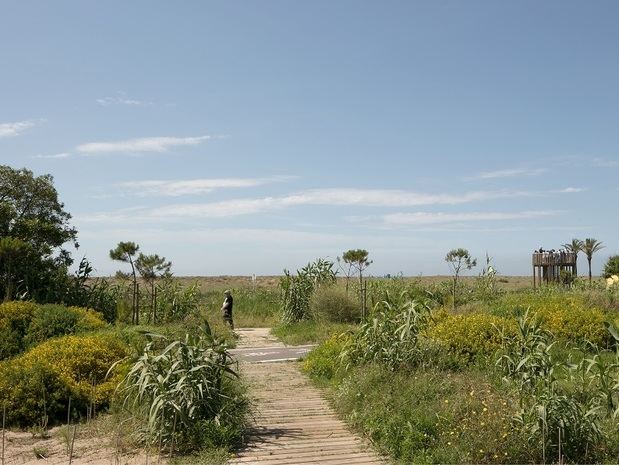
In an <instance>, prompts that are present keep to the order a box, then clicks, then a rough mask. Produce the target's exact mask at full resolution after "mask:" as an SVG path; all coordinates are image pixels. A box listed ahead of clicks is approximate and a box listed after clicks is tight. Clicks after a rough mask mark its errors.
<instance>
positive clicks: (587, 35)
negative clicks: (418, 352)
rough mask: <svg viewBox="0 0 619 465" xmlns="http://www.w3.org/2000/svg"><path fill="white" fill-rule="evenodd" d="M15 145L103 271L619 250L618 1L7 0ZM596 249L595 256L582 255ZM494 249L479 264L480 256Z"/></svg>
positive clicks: (414, 269)
mask: <svg viewBox="0 0 619 465" xmlns="http://www.w3.org/2000/svg"><path fill="white" fill-rule="evenodd" d="M0 11H1V13H0V56H1V57H2V60H1V72H0V163H2V164H8V165H10V166H12V167H15V168H19V167H28V168H29V169H32V170H33V171H34V172H35V173H37V174H44V173H51V174H52V175H53V176H54V178H55V185H56V187H57V189H58V191H59V193H60V197H61V200H63V201H64V202H65V205H66V208H67V210H68V211H70V212H71V213H72V215H73V223H74V225H75V226H76V227H77V228H78V231H79V242H80V245H81V246H80V248H79V250H78V251H77V252H75V257H76V258H77V259H79V258H80V257H81V256H83V255H86V256H87V257H88V258H89V259H90V260H91V261H92V262H93V264H94V266H95V268H96V269H97V272H98V273H99V274H103V275H104V274H109V273H113V272H114V271H115V270H116V269H118V264H116V263H113V262H112V261H111V260H110V259H109V258H108V251H109V249H111V248H113V247H114V245H115V244H116V243H117V242H118V241H120V240H133V241H135V242H138V243H139V244H140V246H141V249H142V250H143V251H144V252H146V253H159V254H160V255H164V256H166V257H167V258H168V259H169V260H172V262H173V264H174V268H173V269H174V271H175V272H176V274H179V275H218V274H252V273H256V274H278V273H280V272H281V270H282V269H283V268H292V269H295V268H297V267H299V266H302V265H303V264H304V263H306V262H307V261H309V260H311V259H313V258H316V257H325V256H328V257H332V258H335V257H336V256H337V255H339V254H341V253H342V251H344V250H347V249H349V248H366V249H368V250H369V251H370V255H371V257H372V258H373V259H374V264H373V265H372V267H371V268H370V270H369V271H372V272H373V273H374V274H376V275H381V274H386V273H392V274H394V273H398V272H403V273H404V274H407V275H416V274H420V273H421V274H424V275H431V274H446V273H447V272H448V268H447V265H446V264H445V262H444V261H443V257H444V256H445V253H446V252H447V251H449V250H450V249H452V248H455V247H466V248H468V249H469V250H470V251H471V253H472V254H473V255H474V256H477V257H478V258H480V259H481V258H482V257H483V256H484V254H485V253H486V251H487V252H488V253H489V254H490V256H492V257H493V258H494V262H495V266H496V268H498V270H499V271H500V272H502V273H505V274H527V273H529V272H530V270H529V264H530V253H531V251H532V250H533V249H534V248H538V247H540V246H543V247H546V248H553V247H554V248H558V247H559V246H560V244H562V243H564V242H568V241H570V240H571V238H572V237H579V238H585V237H595V238H597V239H599V240H602V241H603V242H604V244H605V245H606V248H605V249H604V250H603V251H602V253H600V254H599V256H597V257H596V258H595V259H594V271H599V269H600V267H601V265H602V263H603V260H604V259H605V257H606V256H608V255H609V254H611V253H618V252H619V239H618V237H617V231H618V230H619V215H617V210H618V208H617V198H618V196H619V130H618V129H619V28H617V21H618V20H619V3H617V2H615V1H596V2H574V1H544V2H539V1H518V2H516V1H514V2H495V1H467V2H461V1H426V2H417V1H401V2H400V1H387V2H361V1H311V2H309V1H307V2H291V1H264V2H228V1H221V2H207V1H193V2H190V1H187V2H163V1H132V2H121V1H108V2H96V1H62V0H60V1H55V2H42V1H39V2H34V1H5V2H3V3H2V5H1V6H0ZM581 260H582V261H583V264H581V266H580V270H581V272H582V271H585V268H586V267H585V266H584V262H585V261H584V259H583V258H581ZM477 271H479V270H477Z"/></svg>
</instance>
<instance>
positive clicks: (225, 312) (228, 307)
mask: <svg viewBox="0 0 619 465" xmlns="http://www.w3.org/2000/svg"><path fill="white" fill-rule="evenodd" d="M224 295H225V296H226V298H225V299H224V303H223V305H222V306H221V313H222V316H223V319H224V321H225V322H226V323H228V324H229V325H230V329H232V330H234V322H233V321H232V303H233V299H232V292H231V291H229V290H228V291H226V292H224Z"/></svg>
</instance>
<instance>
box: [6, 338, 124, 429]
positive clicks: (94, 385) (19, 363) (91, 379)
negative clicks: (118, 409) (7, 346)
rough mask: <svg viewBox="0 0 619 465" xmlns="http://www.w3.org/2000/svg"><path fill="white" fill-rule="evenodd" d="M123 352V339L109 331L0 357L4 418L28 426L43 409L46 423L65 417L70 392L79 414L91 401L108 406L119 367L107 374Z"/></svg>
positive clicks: (74, 406) (43, 344)
mask: <svg viewBox="0 0 619 465" xmlns="http://www.w3.org/2000/svg"><path fill="white" fill-rule="evenodd" d="M126 355H127V350H126V347H125V345H124V344H123V343H122V342H120V341H119V340H118V339H116V338H114V337H112V336H109V335H90V336H65V337H61V338H56V339H51V340H49V341H46V342H44V343H42V344H40V345H38V346H37V347H35V348H33V349H31V350H29V351H28V352H26V353H25V354H23V355H21V356H19V357H16V358H13V359H11V360H7V361H4V362H0V405H2V404H3V403H4V402H6V405H7V422H8V424H10V425H17V426H22V427H24V426H31V425H33V424H35V423H37V422H39V421H40V419H41V418H43V417H44V416H45V415H47V416H48V417H49V422H50V424H51V423H54V422H57V421H60V420H62V419H66V415H67V405H68V402H69V398H71V405H72V406H73V408H72V411H73V412H75V413H76V414H77V415H85V413H86V410H87V408H88V407H89V405H91V404H94V405H96V406H97V407H99V408H101V407H105V406H107V405H108V404H109V402H110V399H111V398H112V395H113V392H114V390H115V388H116V386H117V385H118V382H119V380H120V376H121V372H122V370H121V369H120V368H119V369H118V370H115V371H114V373H112V376H111V377H108V378H106V375H107V373H108V370H109V369H110V367H111V366H112V365H113V364H114V363H115V362H117V361H118V360H121V359H122V358H124V357H125V356H126Z"/></svg>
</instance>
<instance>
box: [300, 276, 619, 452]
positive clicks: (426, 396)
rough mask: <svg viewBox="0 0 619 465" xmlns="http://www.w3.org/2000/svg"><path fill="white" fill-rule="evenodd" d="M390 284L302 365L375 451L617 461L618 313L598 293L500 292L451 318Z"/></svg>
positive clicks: (435, 297) (435, 295)
mask: <svg viewBox="0 0 619 465" xmlns="http://www.w3.org/2000/svg"><path fill="white" fill-rule="evenodd" d="M401 282H402V284H403V286H402V287H401V288H400V289H401V290H402V289H405V288H404V286H408V287H409V289H412V292H409V291H408V289H406V291H407V292H400V293H399V294H398V293H395V292H394V291H395V290H397V288H398V287H397V282H396V281H394V280H390V281H384V282H383V283H381V284H378V285H376V287H375V288H374V289H373V295H380V296H382V297H383V299H382V300H381V301H377V302H376V303H375V306H374V309H373V310H372V312H371V313H370V315H369V316H368V318H367V319H366V320H365V321H364V322H362V324H361V325H360V326H359V327H358V328H356V329H355V330H353V331H351V332H349V333H347V334H342V335H339V336H333V337H331V338H330V339H328V340H327V341H326V342H325V343H323V344H322V345H320V346H319V347H318V348H317V349H315V350H314V351H313V352H312V353H311V354H310V355H309V357H308V358H307V359H306V361H305V362H304V368H305V370H306V371H307V372H308V373H309V374H310V375H311V376H312V377H313V378H314V379H316V380H320V381H321V382H322V383H327V385H328V386H330V392H331V393H332V395H333V396H334V400H335V405H336V406H337V407H338V409H339V410H340V412H341V413H342V414H343V415H344V416H345V417H346V418H347V420H348V421H349V422H350V423H351V424H352V425H353V426H355V427H356V428H359V429H360V430H361V431H362V432H363V433H364V434H366V435H368V436H370V437H371V439H372V440H373V442H374V443H375V444H376V445H377V447H378V448H379V449H381V450H382V451H384V452H386V453H388V454H389V455H390V456H391V457H393V458H395V459H396V460H398V461H401V462H402V463H437V462H438V463H514V462H517V463H524V462H526V463H557V462H560V463H583V462H586V463H591V462H596V463H614V462H615V461H616V460H617V459H618V458H619V427H618V426H617V425H618V423H617V420H618V419H619V352H617V350H619V348H618V340H619V331H618V330H617V327H616V324H617V315H618V314H617V313H616V312H615V311H614V309H613V307H612V306H601V305H599V302H600V301H601V299H608V298H612V295H611V293H610V292H609V291H606V290H604V289H597V288H596V287H594V286H591V287H587V288H586V289H581V288H579V287H577V286H575V287H574V288H572V289H565V288H563V289H543V290H539V291H533V292H532V291H528V292H516V293H506V294H504V295H498V296H495V297H494V298H492V299H484V300H482V301H476V300H471V302H470V303H469V304H468V305H466V306H463V307H461V308H460V312H459V313H453V312H450V311H448V310H446V309H445V307H450V305H443V304H444V303H445V302H448V300H444V299H443V298H442V297H441V296H440V294H441V293H440V292H437V291H436V289H437V288H436V287H433V288H431V289H423V288H422V286H419V285H417V284H416V283H414V284H412V285H411V284H410V282H408V283H407V282H405V281H404V280H402V281H401ZM472 289H473V288H472ZM604 293H608V294H609V295H610V297H608V296H606V294H604ZM602 294H604V295H602ZM471 295H473V291H471ZM591 296H596V297H595V298H591Z"/></svg>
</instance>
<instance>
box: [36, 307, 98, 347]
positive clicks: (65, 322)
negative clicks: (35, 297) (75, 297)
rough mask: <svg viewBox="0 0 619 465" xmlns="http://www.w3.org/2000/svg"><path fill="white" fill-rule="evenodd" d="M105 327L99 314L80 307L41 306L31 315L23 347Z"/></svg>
mask: <svg viewBox="0 0 619 465" xmlns="http://www.w3.org/2000/svg"><path fill="white" fill-rule="evenodd" d="M103 327H105V321H104V320H103V318H102V317H101V315H100V314H99V313H96V312H94V311H93V310H90V309H86V308H81V307H65V306H62V305H53V304H48V305H41V306H40V307H38V308H37V309H36V310H35V311H34V312H33V313H32V319H31V321H30V325H29V326H28V331H27V333H26V336H25V341H24V342H25V345H26V347H28V346H35V345H37V344H39V343H40V342H43V341H45V340H47V339H51V338H53V337H57V336H65V335H67V334H75V333H83V332H86V331H93V330H97V329H101V328H103Z"/></svg>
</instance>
